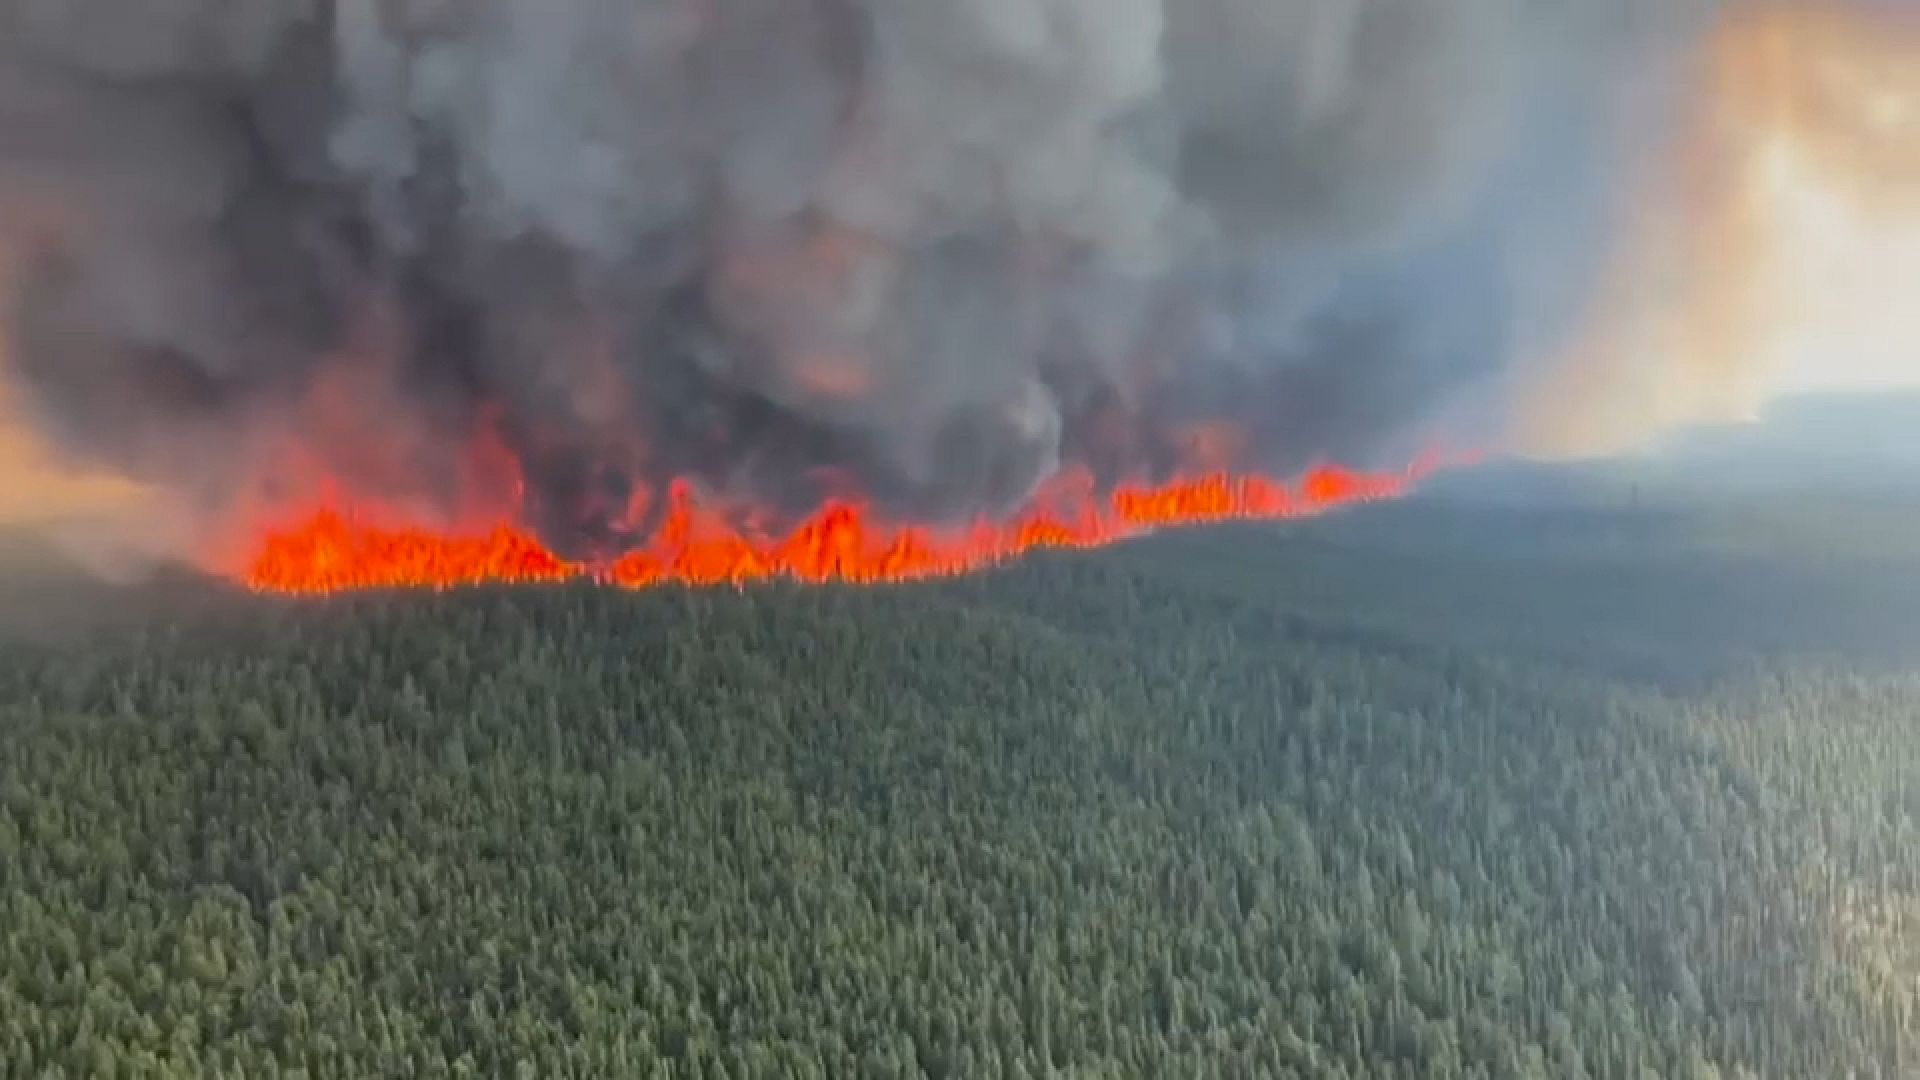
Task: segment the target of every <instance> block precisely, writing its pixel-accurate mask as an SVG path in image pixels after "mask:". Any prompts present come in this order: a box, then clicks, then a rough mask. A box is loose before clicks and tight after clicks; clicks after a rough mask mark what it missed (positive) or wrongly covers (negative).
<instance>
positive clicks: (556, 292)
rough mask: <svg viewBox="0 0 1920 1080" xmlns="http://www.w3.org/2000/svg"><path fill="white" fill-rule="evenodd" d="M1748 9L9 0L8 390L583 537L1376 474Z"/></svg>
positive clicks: (1465, 415) (588, 541)
mask: <svg viewBox="0 0 1920 1080" xmlns="http://www.w3.org/2000/svg"><path fill="white" fill-rule="evenodd" d="M1716 7H1717V5H1715V4H1713V3H1712V2H1711V0H1696V2H1692V3H1676V2H1672V0H1622V2H1621V3H1617V4H1610V5H1596V4H1588V3H1585V2H1584V0H1444V2H1443V0H469V2H464V3H455V2H451V0H250V2H248V3H245V4H234V3H227V2H224V0H59V2H53V0H0V257H4V258H5V260H6V262H7V264H8V266H7V273H5V274H4V275H0V278H4V279H5V280H6V282H7V292H6V296H5V302H6V305H7V306H6V309H5V315H4V319H0V325H3V326H4V329H5V331H6V333H7V337H8V348H7V349H6V355H7V356H8V364H7V367H8V370H7V371H6V372H5V375H6V378H7V379H8V380H9V381H10V383H11V385H12V389H13V393H14V396H15V397H17V398H18V399H19V400H21V401H23V402H24V403H25V407H26V409H27V411H28V413H29V415H30V417H31V419H32V421H33V422H34V424H35V425H36V426H37V427H38V428H39V429H40V430H41V431H42V432H43V433H44V434H45V436H46V437H47V438H49V439H50V440H52V441H53V442H54V443H55V445H57V446H58V447H59V448H61V450H62V451H63V452H65V453H66V454H69V455H71V456H72V457H73V458H75V459H77V460H81V461H85V462H88V463H91V464H96V465H106V466H109V467H111V468H113V469H114V470H117V471H119V472H121V473H123V474H125V475H127V476H129V477H131V478H134V479H136V480H138V481H140V482H142V483H146V484H152V485H157V486H159V487H161V488H163V489H166V490H169V491H171V492H173V493H175V495H176V496H177V497H178V498H180V499H182V500H184V501H186V502H188V503H190V504H193V505H204V506H207V507H231V506H233V505H235V504H236V503H243V502H250V501H260V500H265V501H269V502H271V501H273V500H298V499H302V498H312V497H314V494H315V490H316V487H317V486H318V485H323V484H324V485H340V486H344V487H346V488H348V489H351V490H353V491H356V492H370V493H373V494H374V495H375V496H377V497H378V498H380V499H381V500H383V501H384V502H386V503H388V504H391V505H401V506H407V507H411V508H415V510H416V511H417V512H420V513H456V512H457V513H469V512H474V511H475V509H476V507H479V508H482V509H500V508H502V507H507V505H508V504H511V506H510V509H511V511H512V512H513V513H515V514H517V515H518V516H519V517H520V518H522V519H523V520H525V521H526V522H528V523H529V524H531V525H532V526H533V527H535V528H536V529H538V530H539V531H540V533H541V534H542V535H543V536H545V537H546V538H547V539H548V540H549V541H550V542H552V543H554V544H556V545H559V546H560V547H562V548H564V549H566V550H572V551H598V550H613V549H617V548H618V547H619V546H620V545H621V544H622V543H623V542H624V539H625V537H626V536H627V535H628V534H629V533H630V532H633V531H636V530H643V529H644V528H645V527H646V521H647V518H648V515H649V514H651V513H654V512H656V511H657V508H658V506H659V505H660V503H661V502H662V498H661V495H660V492H661V491H662V486H663V485H664V483H665V482H666V481H667V480H668V479H670V478H686V479H690V480H692V481H694V482H696V483H698V484H700V485H702V486H703V487H705V488H706V489H709V490H711V491H713V492H716V493H718V494H719V495H721V496H724V497H726V498H729V499H737V500H739V501H741V502H743V503H751V504H753V505H755V506H762V507H773V508H775V509H776V510H778V509H789V510H799V509H804V508H806V507H810V506H812V505H813V504H815V503H816V502H817V501H818V500H819V499H821V498H823V497H826V496H828V495H831V494H834V493H836V492H839V491H842V490H843V489H846V490H852V491H857V492H859V493H861V494H862V495H863V496H864V497H866V498H870V499H873V500H876V501H878V502H879V503H880V504H882V505H883V506H886V507H888V508H889V509H890V510H892V511H893V512H896V513H899V514H905V515H914V516H917V517H920V518H924V519H930V520H942V519H952V518H955V517H964V516H969V515H974V514H980V513H993V512H996V511H1001V510H1005V509H1006V508H1009V507H1012V506H1015V505H1017V504H1018V503H1020V502H1021V501H1022V500H1023V499H1024V498H1026V497H1027V496H1028V495H1029V493H1030V492H1032V491H1033V490H1034V488H1035V485H1036V484H1038V483H1040V482H1041V481H1042V480H1044V479H1045V478H1046V477H1047V476H1048V475H1049V474H1050V473H1052V472H1053V471H1054V470H1056V469H1057V468H1059V467H1061V465H1062V463H1073V464H1076V465H1079V466H1083V467H1085V468H1087V469H1090V470H1092V471H1093V472H1094V474H1095V475H1097V476H1099V477H1101V478H1103V479H1106V480H1109V481H1115V480H1119V479H1122V478H1126V477H1132V476H1143V475H1144V476H1156V475H1167V474H1170V473H1172V472H1174V471H1177V470H1180V469H1183V468H1192V467H1197V466H1212V465H1218V464H1234V465H1237V466H1243V467H1248V468H1260V469H1269V470H1279V471H1286V470H1292V469H1298V468H1300V467H1302V466H1304V465H1306V464H1308V463H1310V462H1312V461H1315V460H1319V459H1324V458H1328V457H1337V458H1340V459H1342V460H1347V461H1350V462H1352V463H1356V464H1364V463H1367V462H1368V461H1370V460H1371V459H1373V458H1376V457H1381V456H1392V455H1395V454H1403V453H1405V452H1407V451H1408V450H1409V449H1411V448H1413V447H1415V446H1416V445H1417V444H1418V443H1420V442H1421V441H1423V440H1424V439H1426V438H1429V437H1430V436H1431V435H1432V433H1433V431H1434V429H1435V426H1436V425H1444V424H1447V423H1462V422H1470V423H1474V424H1480V423H1482V422H1483V421H1484V419H1485V417H1484V416H1483V415H1482V414H1481V412H1480V410H1479V408H1478V406H1477V405H1476V403H1485V402H1490V401H1493V400H1495V399H1496V395H1495V394H1494V393H1493V391H1494V390H1496V389H1497V388H1499V387H1501V386H1504V385H1508V384H1510V383H1511V381H1512V379H1513V378H1514V376H1515V373H1516V371H1520V370H1522V369H1524V367H1525V365H1526V364H1527V363H1529V362H1530V360H1531V359H1532V358H1534V357H1535V356H1536V355H1537V354H1538V353H1539V352H1540V351H1542V350H1541V347H1542V345H1543V343H1546V342H1550V341H1551V340H1553V339H1554V337H1555V335H1556V334H1558V333H1560V332H1562V331H1563V329H1564V327H1565V326H1566V325H1567V324H1568V323H1569V321H1570V320H1573V319H1574V318H1575V317H1576V316H1577V314H1578V308H1579V305H1578V303H1577V298H1578V297H1579V296H1581V295H1582V294H1583V293H1584V291H1586V290H1587V289H1589V288H1590V287H1591V286H1592V283H1593V281H1592V278H1593V275H1594V273H1595V272H1596V270H1597V269H1598V265H1599V263H1600V262H1601V258H1600V256H1601V254H1602V253H1603V252H1604V249H1605V247H1606V245H1605V243H1604V240H1605V238H1606V236H1607V235H1608V233H1609V231H1610V229H1612V228H1613V226H1614V224H1615V223H1617V221H1618V220H1619V215H1620V214H1621V213H1622V212H1623V208H1622V199H1621V191H1620V188H1621V182H1622V181H1623V179H1624V178H1627V177H1629V176H1631V175H1632V174H1633V170H1634V169H1635V168H1636V167H1637V165H1638V163H1639V162H1641V161H1642V160H1643V159H1644V157H1645V155H1646V154H1648V153H1650V152H1651V151H1652V150H1653V148H1655V147H1657V146H1658V145H1659V143H1660V137H1661V134H1660V133H1661V131H1662V129H1661V127H1660V122H1661V121H1662V120H1663V118H1666V117H1668V116H1670V115H1671V114H1672V112H1673V111H1674V110H1673V109H1672V107H1671V106H1672V101H1673V95H1677V94H1679V93H1681V90H1680V89H1679V87H1680V85H1681V83H1682V82H1683V80H1684V79H1685V78H1686V67H1687V58H1688V57H1689V56H1691V55H1692V54H1693V53H1694V51H1695V46H1696V45H1697V42H1698V40H1699V37H1700V35H1701V33H1702V31H1703V29H1704V27H1705V25H1706V24H1707V22H1708V21H1709V19H1710V18H1711V16H1712V15H1713V14H1714V11H1715V8H1716ZM1602 9H1604V10H1602ZM1476 430H1484V429H1480V428H1476ZM1221 459H1225V460H1221Z"/></svg>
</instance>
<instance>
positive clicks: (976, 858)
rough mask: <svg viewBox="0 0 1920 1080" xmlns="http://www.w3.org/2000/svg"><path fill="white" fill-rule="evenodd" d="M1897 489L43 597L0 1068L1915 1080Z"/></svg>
mask: <svg viewBox="0 0 1920 1080" xmlns="http://www.w3.org/2000/svg"><path fill="white" fill-rule="evenodd" d="M1916 509H1917V508H1908V509H1907V511H1906V512H1907V513H1909V514H1912V515H1913V516H1910V517H1908V518H1904V519H1903V518H1901V517H1899V513H1900V509H1899V508H1897V507H1886V506H1884V505H1878V504H1875V505H1872V506H1860V505H1855V504H1844V503H1836V504H1835V505H1834V506H1832V507H1827V508H1824V509H1819V508H1816V511H1813V512H1809V511H1807V509H1806V508H1805V507H1799V506H1796V507H1794V508H1793V512H1792V513H1785V512H1782V511H1781V510H1780V509H1779V508H1778V507H1775V506H1767V505H1759V504H1754V505H1741V506H1732V507H1719V506H1716V507H1699V506H1690V505H1683V504H1679V503H1664V502H1663V503H1658V504H1655V505H1647V504H1640V503H1638V502H1635V503H1633V504H1630V505H1619V504H1618V503H1616V502H1612V501H1609V500H1604V499H1603V500H1598V501H1593V502H1591V504H1590V505H1581V506H1564V505H1516V506H1509V507H1506V508H1504V509H1499V510H1495V509H1489V508H1488V507H1487V506H1485V505H1477V504H1475V505H1469V504H1464V503H1460V502H1452V501H1438V500H1417V501H1413V502H1409V503H1404V504H1399V505H1394V506H1384V507H1380V508H1378V509H1376V510H1371V511H1368V512H1366V513H1362V514H1356V515H1353V516H1350V517H1347V518H1343V519H1336V520H1329V521H1324V522H1317V523H1312V524H1309V525H1303V526H1298V527H1290V528H1286V529H1274V528H1269V527H1248V528H1240V529H1228V530H1217V531H1211V532H1204V533H1193V534H1184V535H1178V536H1167V537H1162V538H1157V539H1152V540H1148V541H1144V542H1140V543H1136V544H1131V545H1127V546H1124V547H1121V548H1116V549H1112V550H1108V551H1103V552H1098V553H1092V554H1085V555H1071V556H1068V555H1061V556H1053V557H1046V558H1037V559H1033V560H1030V561H1028V562H1026V563H1023V564H1021V565H1019V566H1015V567H1010V568H1007V569H1005V570H1002V571H1000V572H996V573H992V574H987V575H983V576H980V577H977V578H968V579H962V580H955V581H949V582H941V583H937V584H933V585H926V586H917V587H911V588H900V589H888V590H857V589H811V590H809V589H799V588H786V587H781V588H766V589H753V590H748V591H745V592H734V591H725V590H723V591H714V592H686V591H673V590H669V591H659V592H651V593H641V594H618V593H609V592H600V591H593V590H590V589H575V588H569V589H549V590H537V589H530V590H480V591H471V592H463V593H455V594H448V595H440V596H432V595H392V596H360V597H348V598H343V599H339V600H335V601H328V602H324V603H288V602H283V601H272V600H259V599H252V598H246V597H234V596H227V595H223V594H220V593H218V592H217V591H214V590H211V589H209V588H208V587H205V586H200V585H194V584H182V583H169V584H167V585H166V586H164V587H159V586H156V587H154V588H151V589H147V590H135V591H133V592H131V593H112V594H108V595H111V596H113V597H116V598H117V599H116V600H115V601H114V602H113V603H112V604H111V605H110V610H109V608H108V607H106V606H103V605H102V604H101V603H99V599H100V598H99V596H97V595H94V594H88V595H89V597H90V599H89V600H87V601H86V602H82V601H80V600H76V599H72V598H71V597H69V599H68V600H67V602H66V606H65V607H64V608H60V611H62V612H65V614H66V615H68V616H71V617H69V618H65V619H63V620H61V621H60V622H59V623H58V627H59V629H58V632H52V631H51V630H46V628H45V627H41V626H40V625H39V624H40V620H39V618H38V617H37V614H36V613H45V612H48V611H53V610H54V607H55V606H57V605H55V601H54V600H52V599H50V598H51V597H53V595H54V594H53V592H51V591H49V590H50V587H48V586H42V588H41V590H40V591H38V592H35V593H34V594H33V595H34V596H36V597H38V599H36V600H35V601H34V603H35V604H36V605H37V607H25V606H23V605H22V603H21V602H20V601H19V600H18V599H16V601H15V602H14V603H13V604H11V605H10V606H9V611H10V615H9V619H8V620H7V622H8V623H9V624H10V625H11V626H12V627H13V629H14V630H15V631H35V630H37V629H39V630H46V632H15V633H12V634H10V635H9V636H8V637H7V638H6V640H7V642H8V643H7V644H5V645H4V646H0V1077H42V1076H62V1075H64V1076H68V1077H79V1076H118V1077H134V1076H176V1077H238V1076H242V1075H245V1076H250V1077H259V1076H274V1075H308V1076H316V1077H318V1076H460V1075H467V1076H476V1077H492V1076H509V1077H511V1076H525V1077H543V1078H544V1077H609V1076H637V1077H649V1076H661V1077H666V1076H672V1077H722V1076H725V1077H732V1078H736V1080H739V1078H745V1077H762V1076H769V1077H780V1076H797V1077H834V1078H839V1077H896V1076H898V1077H914V1076H936V1077H937V1076H952V1077H973V1076H984V1077H993V1076H1008V1077H1041V1076H1049V1075H1052V1076H1075V1077H1136V1076H1138V1077H1207V1076H1219V1077H1254V1076H1302V1077H1354V1078H1357V1077H1361V1076H1366V1077H1409V1078H1411V1077H1467V1076H1479V1077H1542V1078H1545V1077H1552V1078H1563V1077H1579V1076H1592V1077H1639V1076H1661V1077H1669V1076H1674V1077H1710V1076H1723V1077H1733V1076H1742V1075H1754V1076H1767V1077H1810V1076H1826V1075H1846V1074H1849V1073H1851V1074H1853V1075H1859V1076H1884V1077H1895V1076H1906V1075H1912V1074H1913V1072H1914V1071H1915V1070H1916V1069H1920V1013H1917V1012H1916V1007H1917V1006H1920V1000H1917V998H1920V946H1916V945H1915V944H1914V943H1915V942H1916V941H1920V937H1917V936H1916V932H1917V931H1920V922H1917V921H1916V920H1917V919H1920V795H1917V794H1916V793H1917V792H1920V732H1917V731H1916V726H1915V725H1916V716H1920V615H1916V614H1915V612H1917V611H1920V549H1916V550H1909V549H1907V548H1905V547H1904V541H1903V537H1907V536H1914V535H1920V534H1913V533H1908V532H1905V531H1904V530H1903V529H1901V528H1900V527H1899V524H1898V523H1899V522H1900V521H1902V520H1920V513H1916ZM1821 514H1825V515H1826V516H1825V518H1824V520H1827V521H1828V522H1830V523H1831V522H1835V521H1839V520H1841V518H1840V515H1847V514H1852V515H1855V516H1854V517H1852V518H1849V519H1846V520H1851V521H1855V522H1864V521H1866V520H1867V519H1868V518H1869V517H1871V518H1872V519H1873V520H1875V521H1880V522H1882V524H1883V526H1884V527H1883V528H1882V529H1881V531H1880V532H1879V533H1878V534H1876V535H1879V536H1881V537H1882V541H1883V542H1879V543H1874V544H1869V545H1835V544H1829V543H1825V542H1824V541H1822V540H1821V538H1820V537H1821V535H1823V534H1819V533H1815V534H1809V533H1808V532H1807V531H1806V529H1805V527H1804V523H1805V522H1806V521H1808V520H1813V519H1818V518H1819V517H1820V515H1821ZM1829 531H1830V532H1831V533H1832V534H1834V535H1839V534H1845V535H1848V536H1855V535H1865V534H1866V533H1867V531H1868V530H1866V529H1865V528H1864V527H1862V528H1844V527H1839V526H1831V527H1830V530H1829ZM12 595H15V596H16V597H18V596H20V595H25V594H21V593H18V592H16V593H14V594H12ZM75 595H78V594H75ZM56 613H57V612H56Z"/></svg>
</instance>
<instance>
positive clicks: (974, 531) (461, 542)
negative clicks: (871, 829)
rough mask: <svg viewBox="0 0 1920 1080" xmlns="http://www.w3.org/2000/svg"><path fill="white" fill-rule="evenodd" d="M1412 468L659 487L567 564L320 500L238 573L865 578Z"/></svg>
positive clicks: (459, 579)
mask: <svg viewBox="0 0 1920 1080" xmlns="http://www.w3.org/2000/svg"><path fill="white" fill-rule="evenodd" d="M1424 471H1425V467H1416V468H1413V469H1410V470H1408V471H1407V472H1405V473H1393V474H1379V473H1359V472H1352V471H1348V470H1344V469H1339V468H1334V467H1324V468H1320V469H1316V470H1314V471H1312V472H1310V473H1308V474H1307V475H1306V476H1305V477H1303V478H1301V480H1300V481H1299V482H1298V483H1296V484H1291V485H1289V484H1284V483H1280V482H1277V481H1273V480H1269V479H1265V478H1262V477H1258V476H1234V475H1229V474H1225V473H1217V474H1212V475H1207V476H1202V477H1198V478H1195V479H1191V480H1182V481H1176V482H1173V483H1169V484H1165V485H1160V486H1155V487H1123V488H1120V489H1118V490H1116V491H1114V492H1112V493H1111V494H1108V495H1104V496H1103V495H1098V494H1095V493H1094V491H1093V488H1092V484H1091V483H1090V482H1089V481H1088V479H1087V478H1086V477H1085V476H1083V475H1079V474H1068V475H1065V476H1063V477H1061V478H1059V479H1058V480H1056V481H1055V482H1054V483H1053V484H1051V485H1049V486H1048V488H1047V489H1046V490H1045V491H1043V492H1041V493H1040V495H1039V497H1037V498H1036V499H1035V500H1034V501H1033V503H1032V504H1031V505H1030V506H1029V508H1028V509H1027V510H1026V511H1025V512H1023V513H1021V514H1019V515H1017V516H1015V517H1014V518H1012V519H1011V520H1008V521H1004V522H988V521H982V522H978V523H975V524H974V525H972V526H969V527H965V528H957V529H937V528H930V527H916V526H902V525H895V524H892V523H889V522H885V521H882V520H879V519H878V518H877V517H876V516H874V515H873V514H872V513H870V512H869V511H868V510H867V509H865V508H863V507H861V506H858V505H853V504H847V503H840V504H832V505H828V506H826V507H823V508H822V509H820V510H819V511H818V512H816V513H815V514H814V515H813V516H812V517H810V518H809V519H808V520H807V521H805V522H804V523H803V524H801V525H800V526H799V527H798V528H796V529H794V530H793V532H792V533H790V534H789V535H786V536H783V537H768V536H759V535H753V534H752V533H750V532H749V531H747V530H745V529H742V528H740V527H736V526H734V525H731V524H729V523H728V521H727V520H726V519H725V518H723V517H722V516H721V515H719V514H717V513H714V512H711V511H709V510H706V509H703V508H702V507H700V506H698V505H697V504H696V503H695V500H694V498H693V496H692V494H691V492H690V491H689V490H688V489H687V488H685V487H684V486H682V487H677V488H676V489H674V490H673V491H672V492H671V493H670V499H671V502H670V506H669V511H668V513H667V516H666V518H665V521H664V522H663V524H662V525H661V527H660V528H659V529H658V530H657V532H656V533H655V535H654V538H653V540H652V541H651V542H650V543H648V544H647V545H645V546H644V547H642V548H640V549H638V550H636V551H633V552H631V553H629V554H627V555H624V556H622V557H620V558H618V559H616V560H612V561H610V562H607V563H604V564H588V563H578V562H569V561H567V560H564V559H561V558H559V557H557V556H555V555H554V554H553V553H552V552H551V551H549V550H547V548H546V547H545V546H544V545H542V544H541V543H540V542H539V541H538V540H536V539H534V538H533V536H532V535H531V534H529V533H528V532H526V531H525V530H523V529H520V528H518V527H515V526H512V525H501V526H498V527H495V528H493V529H491V530H489V531H486V532H481V533H474V534H467V535H450V534H442V533H438V532H434V531H430V530H424V529H418V528H394V527H386V526H381V525H376V524H370V523H365V522H362V521H359V520H357V519H356V518H355V517H354V516H353V515H351V514H349V513H346V512H342V511H339V510H333V509H327V510H322V511H320V512H318V513H316V514H314V515H312V516H311V517H309V518H308V519H306V520H305V521H304V522H302V523H300V524H298V525H297V526H295V527H292V528H286V529H281V530H273V531H270V532H268V533H267V534H266V535H265V536H263V537H262V538H261V540H260V541H259V543H258V546H257V549H256V550H255V551H254V552H253V554H252V555H251V557H250V558H249V559H248V560H247V561H246V562H245V564H244V568H243V570H242V571H241V573H240V577H241V578H242V580H244V582H245V583H246V584H247V585H248V586H249V587H251V588H253V589H257V590H260V591H263V592H281V593H296V594H322V593H332V592H342V591H347V590H354V589H385V588H435V589H440V588H451V587H457V586H463V585H478V584H484V583H491V582H500V583H525V584H539V583H554V582H561V581H569V580H592V581H598V582H601V583H603V584H607V585H614V586H620V587H624V588H646V587H650V586H656V585H662V584H669V583H678V584H690V585H719V584H744V583H747V582H753V581H763V580H768V579H774V578H785V579H790V580H795V581H803V582H813V583H824V582H850V583H857V584H877V583H885V582H902V581H912V580H916V579H923V578H931V577H942V576H950V575H955V574H961V573H965V572H967V571H970V570H977V569H980V568H983V567H987V566H991V565H993V564H995V563H999V562H1003V561H1005V560H1008V559H1011V558H1014V557H1016V556H1018V555H1021V554H1023V553H1025V552H1028V551H1032V550H1035V549H1040V548H1085V547H1095V546H1098V545H1102V544H1109V543H1112V542H1114V541H1117V540H1123V539H1126V538H1129V537H1134V536H1139V535H1142V534H1144V533H1148V532H1151V531H1153V530H1155V529H1160V528H1167V527H1174V526H1184V525H1202V524H1210V523H1217V522H1224V521H1234V520H1277V519H1282V518H1291V517H1300V516H1305V515H1309V514H1314V513H1319V512H1323V511H1326V510H1330V509H1334V508H1337V507H1340V506H1343V505H1348V504H1352V503H1357V502H1363V501H1369V500H1374V499H1382V498H1389V497H1392V496H1396V495H1400V494H1403V493H1404V492H1405V491H1406V490H1407V489H1408V488H1409V487H1410V486H1411V485H1412V484H1413V483H1414V482H1415V481H1417V480H1418V479H1419V476H1420V474H1421V473H1423V472H1424Z"/></svg>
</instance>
